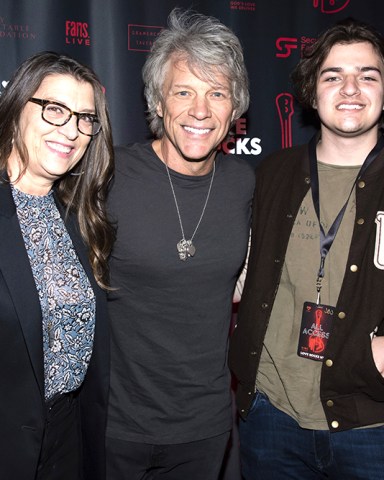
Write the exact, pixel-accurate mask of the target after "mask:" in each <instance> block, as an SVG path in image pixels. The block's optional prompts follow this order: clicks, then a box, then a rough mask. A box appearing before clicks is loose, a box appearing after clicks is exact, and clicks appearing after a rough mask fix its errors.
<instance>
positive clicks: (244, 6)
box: [229, 0, 256, 12]
mask: <svg viewBox="0 0 384 480" xmlns="http://www.w3.org/2000/svg"><path fill="white" fill-rule="evenodd" d="M229 8H230V9H231V10H243V11H246V12H255V11H256V3H255V2H244V1H236V0H231V2H230V4H229Z"/></svg>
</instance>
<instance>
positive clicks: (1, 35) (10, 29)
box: [0, 17, 37, 40]
mask: <svg viewBox="0 0 384 480" xmlns="http://www.w3.org/2000/svg"><path fill="white" fill-rule="evenodd" d="M36 37H37V34H36V33H35V32H32V31H31V28H30V26H29V25H20V24H17V23H8V22H7V19H6V18H4V17H0V40H2V39H6V38H12V39H18V40H36Z"/></svg>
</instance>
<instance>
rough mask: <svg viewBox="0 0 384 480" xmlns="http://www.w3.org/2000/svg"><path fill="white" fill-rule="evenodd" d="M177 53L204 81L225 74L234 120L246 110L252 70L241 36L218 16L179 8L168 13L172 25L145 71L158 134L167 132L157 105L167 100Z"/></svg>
mask: <svg viewBox="0 0 384 480" xmlns="http://www.w3.org/2000/svg"><path fill="white" fill-rule="evenodd" d="M175 57H176V58H177V59H179V60H183V61H186V62H187V64H188V66H189V68H190V69H191V71H192V72H194V73H195V74H197V75H198V76H199V78H201V79H202V80H204V81H208V82H210V83H215V76H216V75H217V74H218V73H219V74H222V75H224V77H225V78H227V79H228V81H229V84H230V88H231V96H232V103H233V108H234V111H235V114H234V118H233V121H235V120H237V119H238V118H239V117H241V115H242V114H243V113H244V112H246V110H247V109H248V105H249V87H248V74H247V70H246V67H245V64H244V56H243V49H242V47H241V44H240V41H239V39H238V38H237V36H236V35H235V34H234V33H233V32H232V30H230V29H229V28H228V27H226V26H225V25H223V24H222V23H220V21H219V20H218V19H216V18H214V17H207V16H205V15H202V14H200V13H196V12H190V11H184V12H183V11H181V10H180V9H178V8H175V9H173V10H172V12H171V13H170V15H169V17H168V28H166V29H164V30H162V31H161V33H160V34H159V36H158V37H157V39H156V40H155V42H154V44H153V46H152V49H151V52H150V53H149V55H148V58H147V60H146V62H145V65H144V67H143V72H142V73H143V80H144V95H145V98H146V101H147V113H148V120H149V127H150V129H151V131H152V133H153V134H154V135H155V136H156V137H158V138H161V137H162V136H163V135H164V127H163V119H162V118H161V117H159V115H158V114H157V107H158V105H159V104H162V103H163V100H164V98H163V87H164V81H165V77H166V73H167V69H168V68H169V60H170V59H171V58H175Z"/></svg>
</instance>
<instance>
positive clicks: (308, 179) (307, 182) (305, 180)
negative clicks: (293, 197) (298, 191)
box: [304, 177, 311, 185]
mask: <svg viewBox="0 0 384 480" xmlns="http://www.w3.org/2000/svg"><path fill="white" fill-rule="evenodd" d="M304 182H305V183H306V184H307V185H309V184H310V183H311V179H310V178H309V177H305V178H304Z"/></svg>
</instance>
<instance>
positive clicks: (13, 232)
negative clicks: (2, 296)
mask: <svg viewBox="0 0 384 480" xmlns="http://www.w3.org/2000/svg"><path fill="white" fill-rule="evenodd" d="M0 271H1V273H2V275H3V277H4V280H5V282H6V284H7V286H8V289H9V294H10V296H11V297H12V300H13V304H14V307H15V311H16V314H17V316H18V320H19V322H20V325H21V329H22V332H23V335H24V339H25V343H26V346H27V349H28V352H29V356H30V360H31V365H32V368H33V370H34V372H35V376H36V380H37V382H38V384H39V387H40V391H41V393H42V396H43V397H44V363H43V345H42V319H41V309H40V302H39V297H38V293H37V290H36V285H35V281H34V278H33V274H32V270H31V266H30V263H29V258H28V254H27V252H26V250H25V244H24V240H23V236H22V233H21V230H20V225H19V221H18V218H17V214H16V208H15V205H14V202H13V198H12V192H11V188H10V186H9V185H8V184H0Z"/></svg>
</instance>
